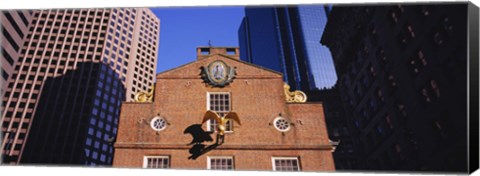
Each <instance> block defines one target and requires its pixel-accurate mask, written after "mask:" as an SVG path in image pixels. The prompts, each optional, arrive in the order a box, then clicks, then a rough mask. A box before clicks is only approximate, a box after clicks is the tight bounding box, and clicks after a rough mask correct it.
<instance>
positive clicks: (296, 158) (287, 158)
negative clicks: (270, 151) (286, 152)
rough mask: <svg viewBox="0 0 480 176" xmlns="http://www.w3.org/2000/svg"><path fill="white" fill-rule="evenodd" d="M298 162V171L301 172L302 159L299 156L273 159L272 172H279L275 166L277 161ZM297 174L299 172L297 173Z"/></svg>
mask: <svg viewBox="0 0 480 176" xmlns="http://www.w3.org/2000/svg"><path fill="white" fill-rule="evenodd" d="M292 159H294V160H297V165H298V171H301V170H302V168H301V166H300V159H299V157H298V156H289V157H272V170H273V171H277V168H276V166H275V160H292ZM295 172H297V171H295Z"/></svg>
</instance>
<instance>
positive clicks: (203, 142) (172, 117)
mask: <svg viewBox="0 0 480 176" xmlns="http://www.w3.org/2000/svg"><path fill="white" fill-rule="evenodd" d="M228 51H231V52H228ZM197 53H198V57H197V58H198V60H197V61H194V62H191V63H189V64H186V65H183V66H180V67H177V68H174V69H172V70H168V71H165V72H163V73H159V74H157V77H156V78H157V82H156V84H155V91H154V94H153V96H154V98H153V102H141V103H139V102H130V103H129V102H125V103H123V105H122V110H121V115H120V126H119V132H118V138H117V140H116V143H115V157H114V162H113V166H114V167H137V168H141V167H143V168H174V169H222V170H289V171H333V170H334V169H335V167H334V165H333V160H332V153H331V152H332V145H331V144H330V143H329V140H328V135H327V130H326V127H325V121H324V116H323V108H322V104H321V103H320V102H317V103H315V102H306V103H293V102H287V101H286V97H288V96H286V92H285V88H284V86H285V85H284V81H283V78H282V75H281V74H280V73H278V72H275V71H272V70H269V69H264V68H261V67H258V66H256V65H252V64H249V63H246V62H243V61H241V60H239V58H238V48H230V47H226V48H222V47H215V48H211V47H199V48H197ZM294 94H301V93H299V92H296V93H295V92H294ZM300 97H301V96H300ZM208 110H211V111H214V112H216V113H218V114H220V115H221V116H224V115H225V114H227V115H226V116H227V117H229V116H230V115H231V113H229V112H235V113H236V114H237V115H238V120H235V121H234V120H233V119H235V118H232V120H231V121H229V122H226V124H225V127H226V129H225V132H224V137H223V138H222V137H221V135H220V134H221V132H218V129H221V128H220V127H219V128H218V129H217V126H218V125H221V124H222V123H219V122H218V121H216V122H215V121H211V120H208V121H206V120H205V116H204V115H205V114H206V112H207V111H208ZM209 112H210V111H209ZM230 117H231V116H230ZM204 121H205V123H203V122H204ZM219 135H220V136H219ZM222 139H223V142H221V141H222Z"/></svg>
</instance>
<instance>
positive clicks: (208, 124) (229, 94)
mask: <svg viewBox="0 0 480 176" xmlns="http://www.w3.org/2000/svg"><path fill="white" fill-rule="evenodd" d="M212 94H228V97H229V101H228V103H229V104H228V106H229V107H230V110H229V111H232V94H231V93H230V92H207V103H206V104H207V107H206V109H207V111H208V110H210V95H212ZM210 123H211V122H210V120H209V121H207V131H210V132H217V129H210ZM227 123H228V124H229V126H230V127H229V128H230V130H225V133H233V122H232V121H229V122H227ZM227 129H228V128H227Z"/></svg>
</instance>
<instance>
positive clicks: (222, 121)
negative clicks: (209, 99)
mask: <svg viewBox="0 0 480 176" xmlns="http://www.w3.org/2000/svg"><path fill="white" fill-rule="evenodd" d="M210 119H213V120H215V121H216V122H217V128H218V133H219V135H222V136H223V135H224V133H225V130H226V129H227V122H228V120H230V119H232V120H234V121H236V122H237V123H238V124H239V125H242V124H241V123H240V118H238V115H237V113H235V112H229V113H227V115H225V116H224V117H220V116H219V115H218V114H217V113H216V112H214V111H210V110H208V111H207V112H206V113H205V115H204V116H203V120H202V123H205V122H206V121H207V120H210Z"/></svg>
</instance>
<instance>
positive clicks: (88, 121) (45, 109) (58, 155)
mask: <svg viewBox="0 0 480 176" xmlns="http://www.w3.org/2000/svg"><path fill="white" fill-rule="evenodd" d="M159 30H160V20H159V19H158V18H157V17H156V16H155V15H154V14H153V13H152V12H151V11H150V10H149V9H143V8H125V9H52V10H36V11H34V13H33V20H32V24H31V25H30V28H29V30H28V33H27V34H26V35H27V36H26V42H25V44H24V45H23V46H20V47H22V48H21V54H20V58H19V60H18V62H17V63H16V65H15V68H14V72H13V74H12V75H11V81H9V82H8V87H7V89H6V93H5V96H4V98H3V106H2V112H3V113H2V116H1V119H0V120H1V124H2V128H1V131H2V134H3V138H2V142H1V152H2V159H3V162H4V163H11V164H18V163H45V164H87V165H98V164H100V165H109V164H111V162H112V156H113V147H112V143H113V141H114V140H115V137H116V133H117V126H118V121H119V119H118V118H119V111H120V105H121V102H122V101H131V100H133V98H134V94H135V93H137V92H139V91H148V90H149V89H150V87H151V86H152V85H153V83H154V75H155V69H156V59H157V49H158V41H159Z"/></svg>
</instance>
